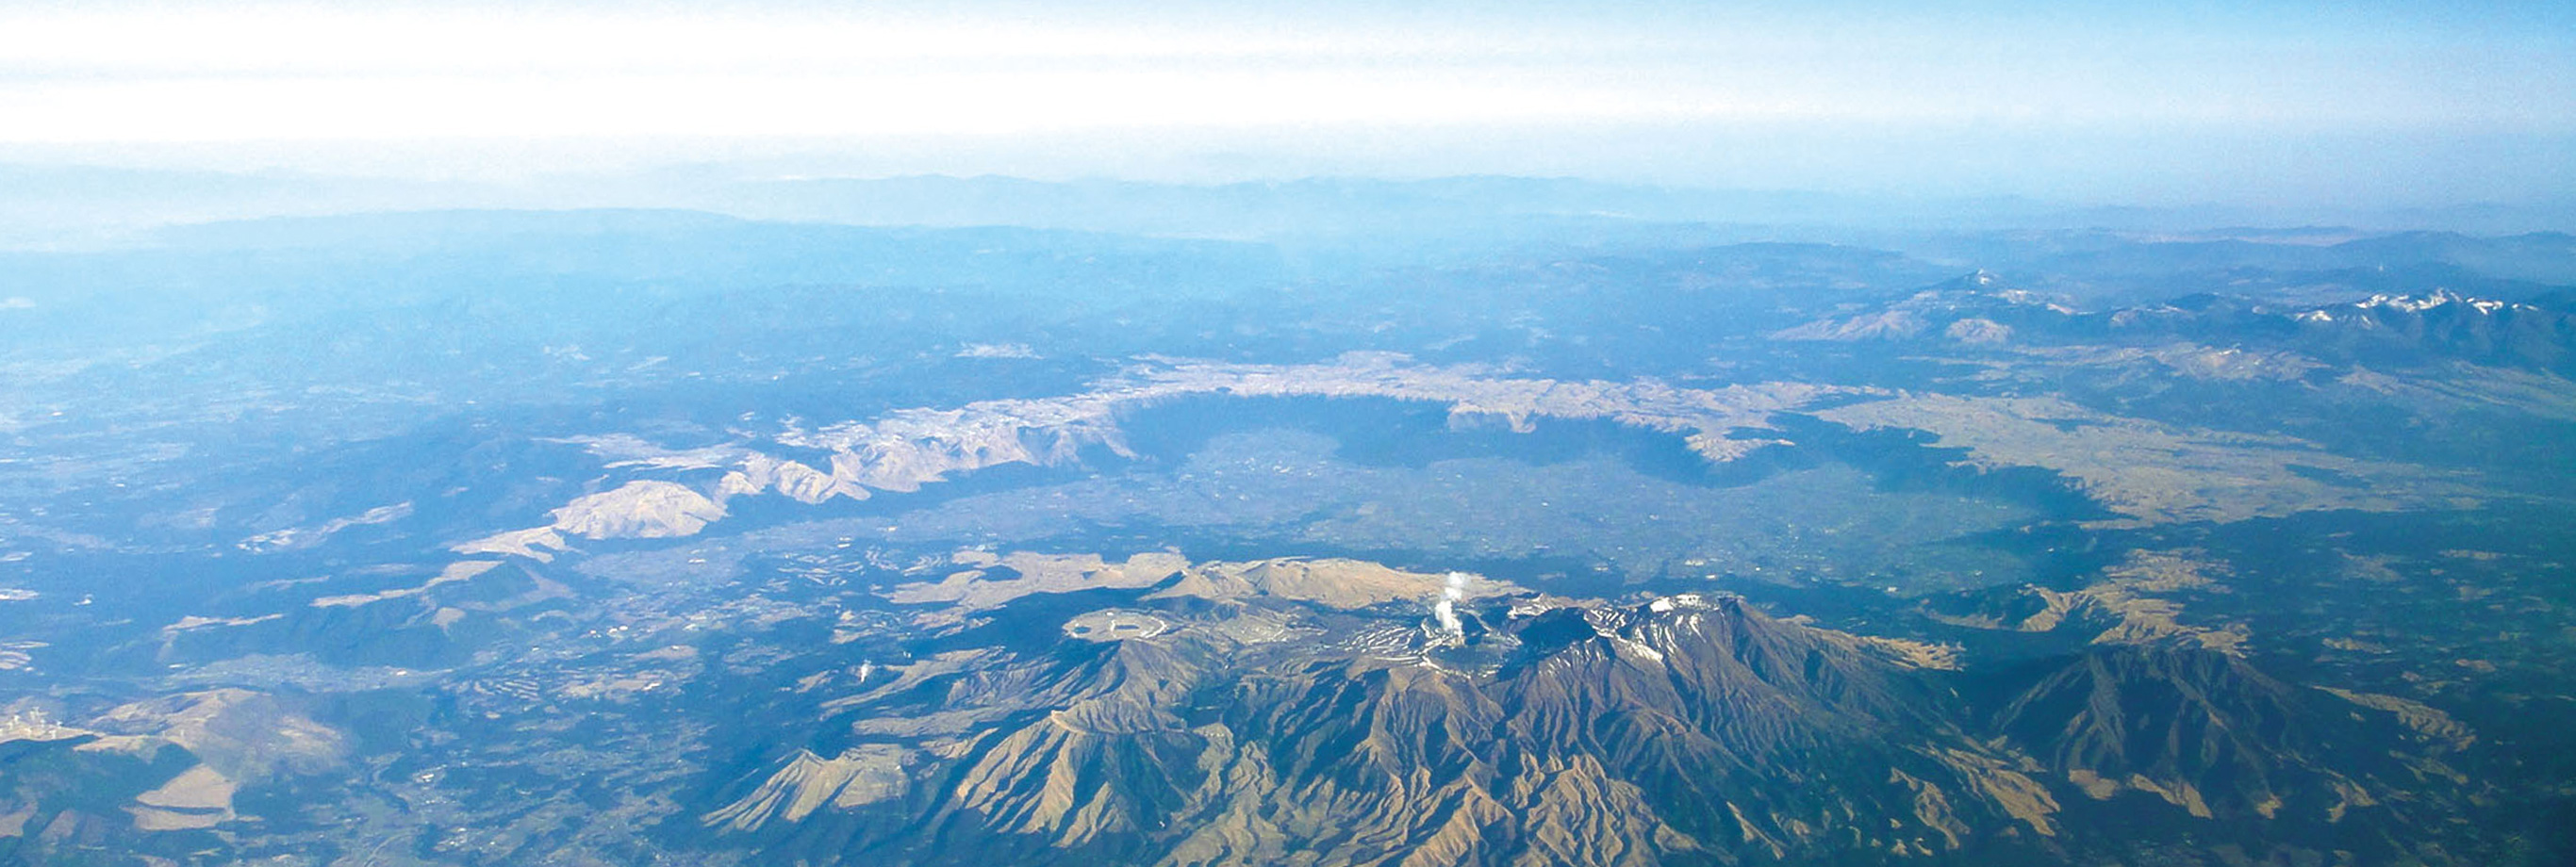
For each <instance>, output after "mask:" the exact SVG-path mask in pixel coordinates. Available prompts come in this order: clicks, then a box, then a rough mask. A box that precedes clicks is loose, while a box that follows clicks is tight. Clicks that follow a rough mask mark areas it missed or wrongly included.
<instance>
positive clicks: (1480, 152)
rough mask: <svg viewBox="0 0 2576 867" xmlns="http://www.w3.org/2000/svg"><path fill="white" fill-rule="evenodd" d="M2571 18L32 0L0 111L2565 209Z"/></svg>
mask: <svg viewBox="0 0 2576 867" xmlns="http://www.w3.org/2000/svg"><path fill="white" fill-rule="evenodd" d="M2570 18H2571V13H2569V12H2567V11H2566V10H2564V9H2560V8H2558V7H2554V6H2549V5H2546V4H2537V3H2528V4H2524V3H2503V2H2499V3H2485V4H2472V5H2469V6H2464V7H2457V8H2450V7H2446V8H2443V9H2439V10H2425V9H2409V8H2404V7H2400V6H2398V5H2395V4H2359V5H2326V4H2265V5H2261V6H2258V7H2252V8H2237V7H2220V6H2214V5H2182V6H2159V7H2155V8H2146V9H2139V8H2128V7H2120V6H2110V5H2094V4H2085V5H2080V6H2075V7H2063V6H2039V5H2026V4H2006V3H1948V4H1940V5H1938V6H1936V7H1930V8H1915V9H1908V10H1905V11H1902V12H1887V11H1882V10H1875V9H1872V8H1869V7H1868V6H1866V5H1864V4H1821V5H1811V6H1810V5H1802V6H1796V7H1791V6H1786V5H1760V4H1756V5H1734V6H1730V7H1727V8H1723V9H1702V8H1696V7H1689V6H1685V5H1683V4H1673V3H1644V2H1640V3H1623V4H1611V5H1608V6H1602V7H1585V8H1583V9H1579V10H1578V9H1573V8H1567V7H1563V6H1559V5H1554V4H1506V5H1502V6H1491V7H1476V8H1472V9H1470V8H1464V7H1448V8H1432V9H1427V10H1415V11H1409V12H1403V13H1390V12H1385V11H1381V10H1373V9H1364V8H1359V7H1357V6H1332V5H1328V6H1321V7H1301V8H1300V9H1298V10H1295V11H1279V10H1263V9H1255V8H1250V7H1246V6H1240V5H1234V4H1219V3H1206V4H1197V5H1192V6H1185V7H1181V8H1179V9H1174V10H1166V9H1162V8H1157V9H1155V10H1154V11H1153V14H1152V15H1151V16H1150V17H1147V16H1145V15H1143V14H1142V12H1141V10H1135V9H1128V8H1124V7H1116V6H1106V5H1092V6H1085V7H1081V8H1077V9H1063V8H1054V7H1040V6H1035V5H1016V4H992V3H988V4H976V5H970V6H964V7H942V8H936V9H934V8H930V7H928V6H923V5H904V4H881V5H872V6H870V7H867V8H866V9H864V10H842V9H832V8H826V7H823V6H821V5H819V4H797V3H783V2H772V3H739V4H730V5H723V6H719V7H716V8H715V9H713V10H682V9H678V8H675V7H670V6H616V5H611V4H579V3H575V4H551V5H546V6H541V7H537V8H535V9H532V10H514V9H504V8H501V7H498V6H494V5H484V4H449V5H432V4H404V5H397V6H392V7H382V8H377V7H356V6H347V5H333V4H303V5H291V6H290V5H279V4H265V5H260V6H255V7H249V8H225V7H217V6H213V5H209V4H195V3H158V4H104V5H101V4H39V5H34V6H23V7H17V8H13V9H11V10H10V11H7V12H0V115H5V116H8V117H12V118H15V119H16V120H15V121H14V122H12V123H10V124H7V125H5V126H0V162H5V163H13V164H18V165H22V166H32V167H37V168H44V167H61V166H108V167H123V168H135V169H146V170H183V171H220V172H232V173H251V174H266V175H281V174H283V175H289V176H294V175H303V174H311V175H318V176H323V177H326V178H329V177H356V178H367V179H377V180H388V181H398V182H407V183H421V182H430V183H446V184H453V183H470V184H481V185H500V186H508V185H513V184H518V185H527V184H536V183H553V182H561V181H563V180H565V179H566V178H576V179H580V178H587V179H590V180H600V179H614V178H625V177H632V176H637V175H649V174H655V173H660V174H665V175H667V174H669V173H671V172H673V171H675V170H679V171H698V172H701V173H713V174H722V175H727V176H731V177H735V178H739V179H763V178H781V177H891V176H908V175H923V174H941V175H954V176H978V175H1003V176H1012V177H1024V178H1033V179H1039V180H1070V179H1115V180H1135V181H1150V182H1168V183H1191V184H1210V183H1226V182H1236V181H1267V180H1285V179H1293V178H1303V177H1364V178H1426V177H1447V176H1459V175H1510V176H1527V177H1569V178H1580V179H1585V180H1592V181H1601V182H1609V183H1620V184H1637V185H1650V186H1662V187H1676V188H1696V189H1730V190H1801V191H1816V192H1822V193H1831V194H1837V195H1855V196H1876V197H1890V198H1990V197H2021V198H2027V199H2032V200H2036V201H2045V202H2053V203H2063V204H2067V205H2073V206H2101V205H2135V206H2146V207H2177V206H2200V205H2215V206H2225V207H2235V208H2249V209H2255V210H2257V211H2260V210H2263V209H2271V210H2274V211H2286V212H2295V211H2301V210H2307V211H2326V212H2332V211H2336V210H2343V211H2387V210H2402V209H2426V208H2434V209H2439V208H2449V207H2457V206H2462V205H2473V204H2498V205H2505V206H2518V207H2560V208H2563V207H2564V205H2565V204H2566V203H2567V202H2569V201H2571V200H2576V168H2571V166H2576V87H2570V86H2569V85H2570V83H2571V81H2576V76H2571V74H2570V73H2571V71H2576V26H2569V24H2570V21H2569V19H2570Z"/></svg>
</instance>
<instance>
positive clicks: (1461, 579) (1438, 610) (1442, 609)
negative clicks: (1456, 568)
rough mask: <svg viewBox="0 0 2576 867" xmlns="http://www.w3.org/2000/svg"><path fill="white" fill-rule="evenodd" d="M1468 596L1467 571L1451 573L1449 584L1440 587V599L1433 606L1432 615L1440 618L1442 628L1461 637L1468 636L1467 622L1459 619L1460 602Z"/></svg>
mask: <svg viewBox="0 0 2576 867" xmlns="http://www.w3.org/2000/svg"><path fill="white" fill-rule="evenodd" d="M1465 598H1467V573H1465V572H1451V573H1449V586H1447V587H1443V588H1441V589H1440V601H1439V602H1436V603H1433V604H1432V606H1431V616H1433V617H1436V618H1439V620H1440V630H1441V631H1442V632H1447V633H1449V634H1450V635H1454V636H1457V637H1459V638H1465V637H1467V624H1465V623H1461V622H1459V620H1458V602H1459V600H1462V599H1465Z"/></svg>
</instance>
